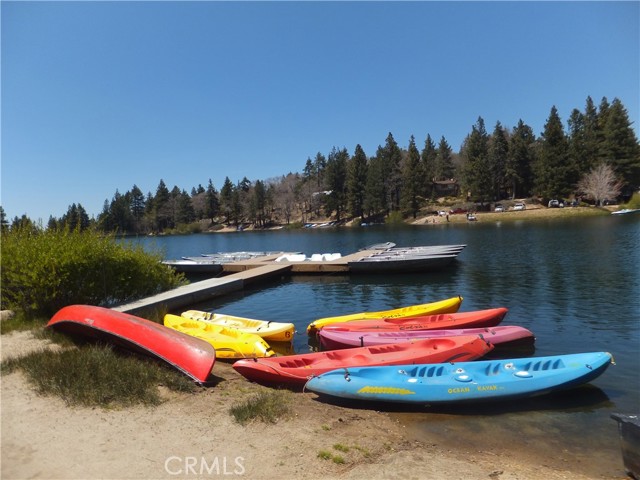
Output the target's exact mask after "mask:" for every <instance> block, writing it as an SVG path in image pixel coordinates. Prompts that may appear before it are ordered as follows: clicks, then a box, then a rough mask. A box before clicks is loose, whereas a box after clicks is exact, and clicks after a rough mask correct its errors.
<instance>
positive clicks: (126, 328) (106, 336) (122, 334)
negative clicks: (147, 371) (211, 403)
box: [47, 305, 216, 383]
mask: <svg viewBox="0 0 640 480" xmlns="http://www.w3.org/2000/svg"><path fill="white" fill-rule="evenodd" d="M47 327H52V328H54V329H55V330H58V331H61V332H64V333H68V334H72V335H73V334H75V335H81V336H83V337H89V338H94V339H98V340H103V341H108V342H110V343H113V344H115V345H118V346H120V347H124V348H127V349H129V350H133V351H135V352H138V353H142V354H145V355H149V356H152V357H154V358H158V359H160V360H163V361H165V362H167V363H168V364H169V365H171V366H173V367H175V368H177V369H178V370H180V371H181V372H182V373H184V374H186V375H188V376H190V377H191V378H193V379H194V380H196V381H197V382H200V383H204V382H206V380H207V378H208V377H209V374H210V373H211V369H212V368H213V364H214V363H215V361H216V352H215V349H214V348H213V347H212V346H211V344H209V343H208V342H205V341H204V340H200V339H199V338H195V337H192V336H190V335H186V334H184V333H180V332H177V331H176V330H173V329H171V328H168V327H165V326H164V325H160V324H158V323H155V322H152V321H150V320H146V319H144V318H140V317H135V316H133V315H129V314H127V313H121V312H117V311H115V310H111V309H109V308H102V307H93V306H90V305H71V306H68V307H64V308H62V309H60V310H59V311H58V312H57V313H56V314H55V315H54V316H53V317H51V320H49V323H47Z"/></svg>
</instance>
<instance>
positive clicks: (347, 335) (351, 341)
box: [319, 326, 535, 350]
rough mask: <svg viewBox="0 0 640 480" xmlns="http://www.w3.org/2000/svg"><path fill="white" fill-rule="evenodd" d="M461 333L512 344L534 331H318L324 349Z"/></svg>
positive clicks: (525, 340)
mask: <svg viewBox="0 0 640 480" xmlns="http://www.w3.org/2000/svg"><path fill="white" fill-rule="evenodd" d="M460 335H482V336H483V338H484V339H485V340H487V341H488V342H490V343H492V344H493V345H496V346H498V345H506V344H515V343H518V344H520V343H523V344H524V343H530V342H533V341H534V340H535V337H534V335H533V332H531V331H530V330H527V329H526V328H524V327H518V326H504V327H477V328H454V329H450V330H403V331H397V332H394V331H384V330H382V331H375V332H366V331H364V332H362V331H342V330H330V329H322V330H320V332H319V336H320V345H322V348H323V349H324V350H337V349H340V348H353V347H370V346H373V345H388V344H389V343H403V342H411V341H414V342H415V341H416V340H424V339H426V338H442V337H458V336H460Z"/></svg>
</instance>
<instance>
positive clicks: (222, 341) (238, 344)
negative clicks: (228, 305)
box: [164, 314, 275, 359]
mask: <svg viewBox="0 0 640 480" xmlns="http://www.w3.org/2000/svg"><path fill="white" fill-rule="evenodd" d="M164 325H165V326H166V327H169V328H172V329H174V330H176V331H179V332H182V333H185V334H187V335H190V336H193V337H196V338H199V339H201V340H204V341H206V342H208V343H209V344H211V345H212V346H213V347H214V348H215V349H216V357H217V358H220V359H223V358H224V359H235V358H255V357H270V356H272V355H275V352H274V351H273V350H272V349H271V347H270V346H269V344H268V343H267V342H265V341H264V339H262V338H261V337H259V336H258V335H254V334H252V333H244V332H241V331H240V330H238V329H235V328H227V327H222V326H219V325H213V324H211V323H208V322H204V321H201V320H191V319H189V318H184V317H179V316H177V315H171V314H167V315H165V316H164Z"/></svg>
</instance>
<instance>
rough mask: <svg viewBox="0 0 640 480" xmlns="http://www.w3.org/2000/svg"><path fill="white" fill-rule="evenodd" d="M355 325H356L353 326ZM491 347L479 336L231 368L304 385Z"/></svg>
mask: <svg viewBox="0 0 640 480" xmlns="http://www.w3.org/2000/svg"><path fill="white" fill-rule="evenodd" d="M356 323H357V322H356ZM493 348H494V347H493V345H492V344H490V343H488V342H486V341H485V340H484V339H483V338H482V337H481V336H479V335H468V336H460V337H448V338H437V339H432V338H430V339H427V340H419V341H416V342H406V343H396V344H390V345H379V346H375V347H359V348H349V349H346V350H332V351H327V352H316V353H305V354H300V355H289V356H285V357H270V358H255V359H243V360H238V361H237V362H235V363H234V364H233V368H234V369H235V370H236V371H237V372H239V373H240V374H242V375H243V376H244V377H246V378H247V379H249V380H252V381H254V382H257V383H262V384H266V385H274V384H276V385H277V384H289V385H300V386H302V385H304V384H305V383H306V382H307V380H309V378H311V377H314V376H317V375H320V374H322V373H325V372H328V371H330V370H335V369H337V368H345V367H361V366H381V365H407V364H422V363H449V362H464V361H469V360H475V359H477V358H480V357H482V356H483V355H485V354H487V353H489V352H490V351H491V350H492V349H493Z"/></svg>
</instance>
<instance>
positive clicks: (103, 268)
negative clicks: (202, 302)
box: [0, 228, 185, 317]
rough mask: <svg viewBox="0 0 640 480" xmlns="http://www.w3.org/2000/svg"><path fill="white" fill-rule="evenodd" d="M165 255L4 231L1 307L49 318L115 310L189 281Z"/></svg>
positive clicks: (85, 235) (67, 234)
mask: <svg viewBox="0 0 640 480" xmlns="http://www.w3.org/2000/svg"><path fill="white" fill-rule="evenodd" d="M161 260H162V257H161V254H160V253H155V254H149V253H147V252H145V251H144V250H143V248H142V246H139V245H138V246H135V245H132V244H128V243H127V244H120V243H118V242H116V240H115V238H114V237H113V236H105V235H103V234H99V233H96V232H93V231H89V230H86V231H83V232H79V231H68V230H51V229H48V230H46V231H40V230H37V231H34V230H32V229H20V228H16V229H11V230H9V231H3V232H2V257H1V277H0V280H1V282H2V294H1V301H2V306H3V308H5V309H7V308H8V309H13V310H19V311H22V312H24V314H25V315H26V316H27V317H33V316H37V315H39V316H44V317H50V316H51V315H53V314H54V313H55V312H57V311H58V310H59V309H60V308H62V307H64V306H66V305H71V304H87V305H99V306H105V307H109V306H113V305H114V304H117V303H121V302H127V301H132V300H136V299H139V298H142V297H145V296H148V295H153V294H156V293H160V292H162V291H165V290H169V289H171V288H174V287H176V286H179V285H181V284H183V283H184V282H185V280H184V276H176V275H175V273H174V272H173V270H171V269H169V268H167V267H166V266H165V265H163V264H162V263H161Z"/></svg>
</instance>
